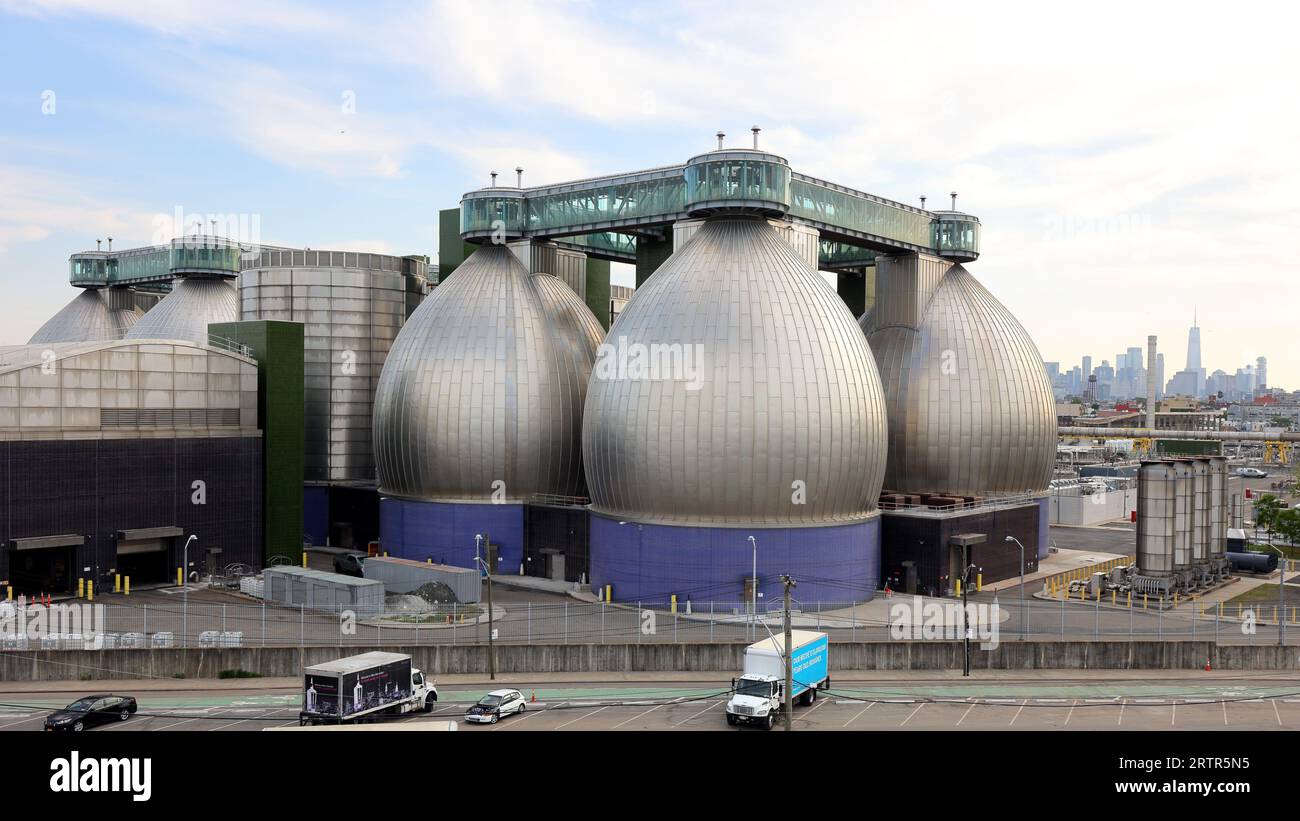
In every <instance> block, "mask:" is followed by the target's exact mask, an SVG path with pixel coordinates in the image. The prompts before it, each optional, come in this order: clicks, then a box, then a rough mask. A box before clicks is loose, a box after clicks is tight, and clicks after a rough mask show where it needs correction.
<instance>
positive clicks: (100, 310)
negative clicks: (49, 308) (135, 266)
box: [28, 288, 144, 345]
mask: <svg viewBox="0 0 1300 821" xmlns="http://www.w3.org/2000/svg"><path fill="white" fill-rule="evenodd" d="M121 302H122V304H121V305H120V306H118V307H114V306H115V301H114V299H113V298H112V294H111V293H110V292H109V291H103V290H100V289H98V288H88V289H86V290H83V291H82V292H81V293H79V294H77V296H76V298H75V299H73V300H72V301H71V302H69V303H68V304H67V305H65V306H63V308H62V309H61V310H60V311H59V312H58V313H57V314H55V315H54V316H52V317H50V318H49V320H47V321H46V323H45V324H44V325H42V326H41V327H40V329H39V330H37V331H36V333H35V334H33V335H32V338H31V340H29V342H28V344H29V345H45V344H49V343H54V342H108V341H111V340H115V339H121V338H122V337H123V336H124V335H125V334H126V332H127V331H129V330H130V329H131V327H132V326H133V325H135V323H136V322H137V321H139V319H140V317H142V316H144V312H143V311H141V310H140V309H139V308H137V307H135V305H134V304H132V303H131V302H130V299H129V295H128V298H127V299H124V300H122V301H121Z"/></svg>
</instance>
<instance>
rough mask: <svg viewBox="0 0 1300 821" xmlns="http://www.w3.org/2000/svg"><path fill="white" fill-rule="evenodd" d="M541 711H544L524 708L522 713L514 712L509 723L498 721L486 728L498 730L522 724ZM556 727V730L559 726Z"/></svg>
mask: <svg viewBox="0 0 1300 821" xmlns="http://www.w3.org/2000/svg"><path fill="white" fill-rule="evenodd" d="M543 712H545V711H544V710H524V711H523V713H522V714H521V713H515V720H514V721H512V722H510V723H509V724H502V723H501V722H499V721H498V722H497V723H496V724H493V725H491V726H490V727H488V730H492V731H495V730H499V729H501V728H502V727H505V728H506V729H510V728H511V727H514V726H515V725H516V724H523V723H524V722H525V721H527V720H528V719H530V718H532V717H533V716H538V715H541V714H542V713H543ZM556 729H557V730H558V729H559V728H558V727H556Z"/></svg>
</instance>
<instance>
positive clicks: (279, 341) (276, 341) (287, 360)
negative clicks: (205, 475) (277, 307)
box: [208, 319, 304, 563]
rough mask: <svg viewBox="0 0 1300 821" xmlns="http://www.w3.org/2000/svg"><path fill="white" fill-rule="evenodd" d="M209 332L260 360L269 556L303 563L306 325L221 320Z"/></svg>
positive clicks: (265, 538)
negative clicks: (240, 346) (242, 347)
mask: <svg viewBox="0 0 1300 821" xmlns="http://www.w3.org/2000/svg"><path fill="white" fill-rule="evenodd" d="M208 331H209V333H211V334H212V335H214V336H219V337H224V338H226V339H229V340H232V341H234V342H238V343H239V344H241V345H246V346H247V347H248V348H249V356H251V357H252V358H253V359H256V360H257V424H258V427H260V428H261V429H262V475H263V480H262V494H263V496H262V527H263V544H264V549H265V558H266V561H267V562H268V563H269V562H270V561H271V558H272V557H274V556H285V557H287V558H289V559H290V560H292V561H293V562H294V563H297V562H298V561H299V560H300V559H301V557H302V532H303V502H302V493H303V491H302V477H303V436H304V423H303V325H302V323H301V322H281V321H278V320H265V319H257V320H248V321H245V322H216V323H213V324H211V325H209V326H208Z"/></svg>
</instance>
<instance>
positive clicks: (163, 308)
mask: <svg viewBox="0 0 1300 821" xmlns="http://www.w3.org/2000/svg"><path fill="white" fill-rule="evenodd" d="M237 319H239V294H238V293H237V291H236V289H235V283H234V281H233V280H230V279H225V278H221V277H204V276H189V277H183V278H180V279H177V280H175V281H174V282H173V283H172V291H171V293H170V294H168V295H167V296H165V297H163V298H162V299H161V300H160V301H159V302H158V304H157V305H155V306H153V307H152V308H150V309H149V311H148V313H146V314H145V315H144V316H143V317H141V318H140V321H139V322H136V323H135V325H133V326H132V327H131V330H129V331H127V333H126V336H125V337H124V338H125V339H185V340H188V341H190V342H194V343H196V344H198V345H207V344H208V325H211V324H212V323H214V322H234V321H235V320H237Z"/></svg>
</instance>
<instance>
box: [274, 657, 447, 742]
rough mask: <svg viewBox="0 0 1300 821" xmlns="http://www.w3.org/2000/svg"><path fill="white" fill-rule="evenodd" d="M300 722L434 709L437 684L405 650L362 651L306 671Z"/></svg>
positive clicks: (371, 718) (311, 667)
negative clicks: (419, 667)
mask: <svg viewBox="0 0 1300 821" xmlns="http://www.w3.org/2000/svg"><path fill="white" fill-rule="evenodd" d="M302 690H303V695H302V710H301V711H300V712H299V713H298V724H299V726H302V725H305V724H308V723H311V724H321V723H326V722H330V723H338V722H343V721H358V720H360V721H367V720H373V719H375V718H377V717H378V716H380V715H400V714H402V713H410V712H414V711H416V710H423V711H424V712H426V713H427V712H429V711H430V710H432V709H433V705H434V702H436V701H437V700H438V688H437V686H436V685H435V684H434V682H431V681H429V680H427V679H426V678H425V677H424V673H422V672H421V671H420V670H418V669H416V668H415V667H412V666H411V657H410V656H407V655H403V654H401V653H382V652H378V651H376V652H372V653H362V654H360V655H356V656H348V657H347V658H341V659H335V660H334V661H328V662H325V663H324V664H313V665H312V666H310V667H304V668H303V671H302Z"/></svg>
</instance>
